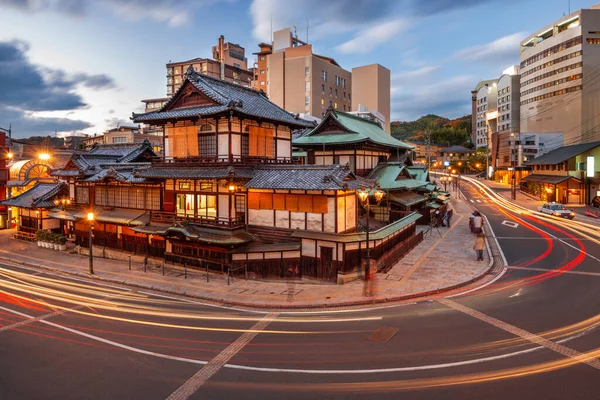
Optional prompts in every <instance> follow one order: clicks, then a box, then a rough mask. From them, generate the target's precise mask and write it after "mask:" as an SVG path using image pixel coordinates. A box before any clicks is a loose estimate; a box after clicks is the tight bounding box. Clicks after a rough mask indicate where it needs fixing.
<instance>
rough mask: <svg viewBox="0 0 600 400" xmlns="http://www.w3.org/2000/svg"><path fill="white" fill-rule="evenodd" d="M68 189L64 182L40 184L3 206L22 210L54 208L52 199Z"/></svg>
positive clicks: (5, 202) (7, 201)
mask: <svg viewBox="0 0 600 400" xmlns="http://www.w3.org/2000/svg"><path fill="white" fill-rule="evenodd" d="M67 188H68V186H67V184H66V183H63V182H58V183H38V184H36V185H35V186H34V187H32V188H31V189H29V190H28V191H26V192H25V193H22V194H20V195H18V196H17V197H13V198H12V199H9V200H5V201H3V202H2V204H4V205H6V206H11V207H20V208H50V207H53V206H54V203H53V201H52V198H53V197H54V196H56V195H58V194H60V192H61V190H67Z"/></svg>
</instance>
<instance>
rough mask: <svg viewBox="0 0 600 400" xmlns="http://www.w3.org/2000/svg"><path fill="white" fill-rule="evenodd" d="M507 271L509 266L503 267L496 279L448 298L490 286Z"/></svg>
mask: <svg viewBox="0 0 600 400" xmlns="http://www.w3.org/2000/svg"><path fill="white" fill-rule="evenodd" d="M506 271H508V268H507V267H504V268H503V269H502V272H500V273H499V274H498V275H497V276H496V277H495V278H494V279H492V280H491V281H489V282H488V283H486V284H485V285H481V286H478V287H476V288H473V289H470V290H467V291H466V292H461V293H457V294H453V295H451V296H446V298H447V299H451V298H453V297H458V296H463V295H465V294H468V293H471V292H474V291H476V290H481V289H483V288H484V287H486V286H489V285H491V284H492V283H494V282H496V281H497V280H498V279H500V278H502V276H504V274H505V273H506Z"/></svg>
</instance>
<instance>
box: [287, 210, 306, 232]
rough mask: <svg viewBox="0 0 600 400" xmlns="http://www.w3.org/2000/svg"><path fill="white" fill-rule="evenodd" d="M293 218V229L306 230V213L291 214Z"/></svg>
mask: <svg viewBox="0 0 600 400" xmlns="http://www.w3.org/2000/svg"><path fill="white" fill-rule="evenodd" d="M290 214H291V217H292V225H291V227H292V229H296V228H299V229H304V213H303V212H297V213H296V212H293V213H290Z"/></svg>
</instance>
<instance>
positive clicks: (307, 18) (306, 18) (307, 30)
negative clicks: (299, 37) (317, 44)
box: [306, 18, 308, 44]
mask: <svg viewBox="0 0 600 400" xmlns="http://www.w3.org/2000/svg"><path fill="white" fill-rule="evenodd" d="M306 44H308V18H306Z"/></svg>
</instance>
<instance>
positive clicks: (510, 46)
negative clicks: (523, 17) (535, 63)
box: [454, 32, 527, 65]
mask: <svg viewBox="0 0 600 400" xmlns="http://www.w3.org/2000/svg"><path fill="white" fill-rule="evenodd" d="M526 36H527V33H526V32H517V33H513V34H512V35H507V36H503V37H501V38H499V39H496V40H494V41H493V42H491V43H486V44H482V45H477V46H471V47H467V48H464V49H462V50H460V51H458V52H456V53H455V54H454V58H455V59H461V60H466V61H477V62H485V63H488V64H498V63H504V64H506V65H508V64H512V63H514V62H516V61H518V59H519V46H520V43H521V41H522V40H523V38H525V37H526Z"/></svg>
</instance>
